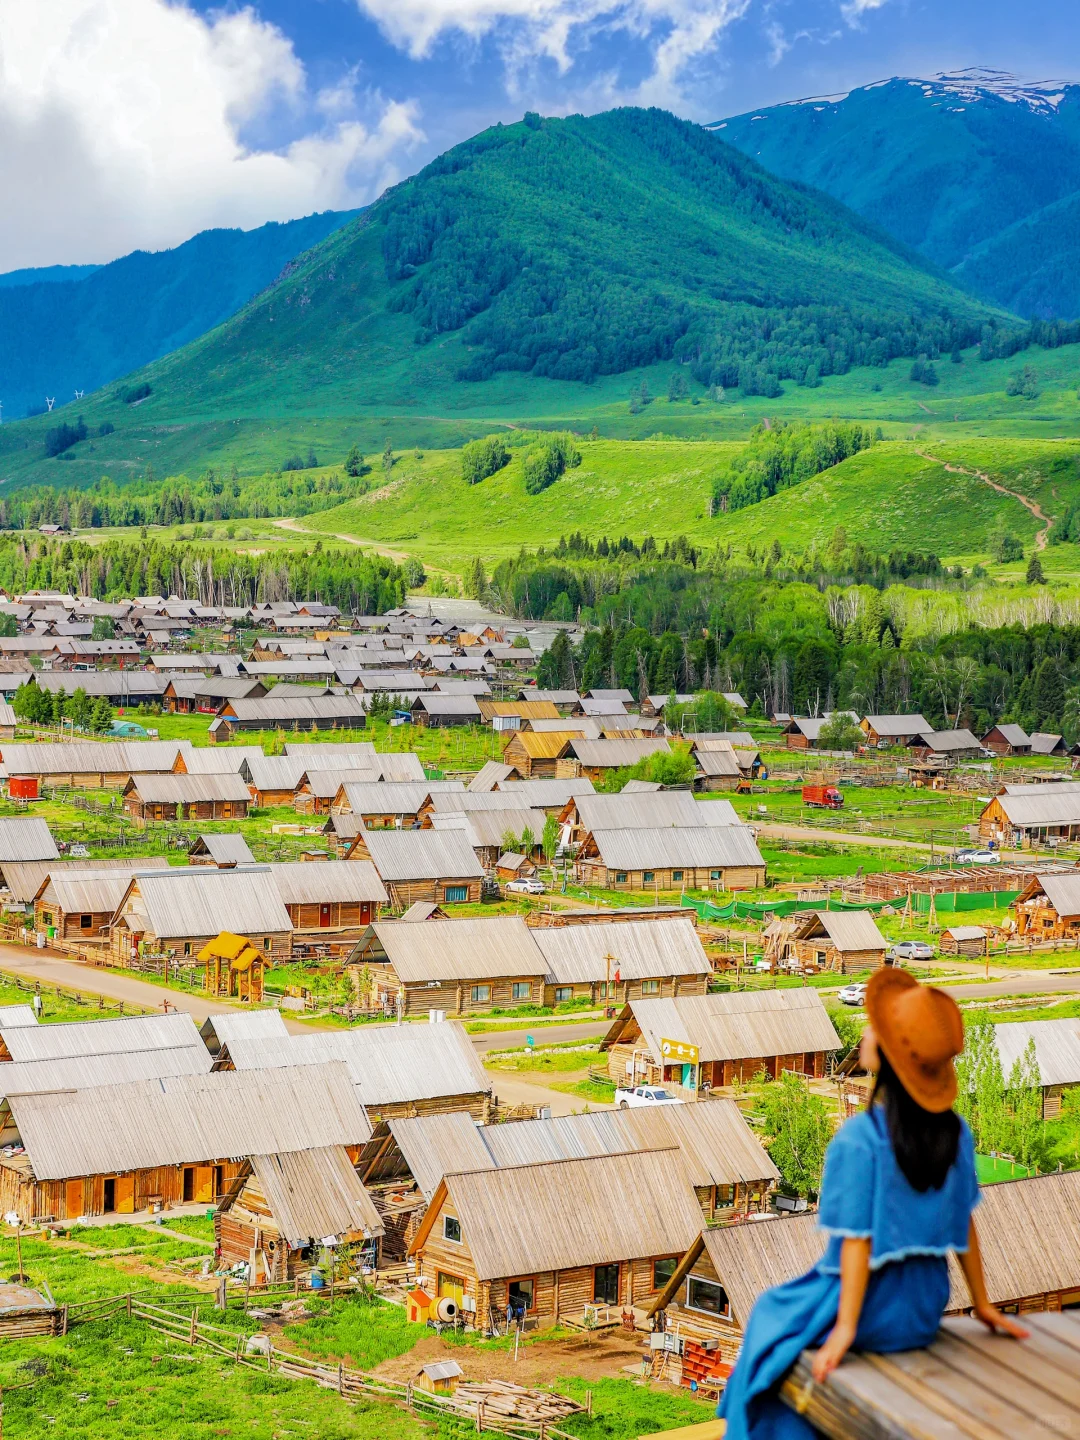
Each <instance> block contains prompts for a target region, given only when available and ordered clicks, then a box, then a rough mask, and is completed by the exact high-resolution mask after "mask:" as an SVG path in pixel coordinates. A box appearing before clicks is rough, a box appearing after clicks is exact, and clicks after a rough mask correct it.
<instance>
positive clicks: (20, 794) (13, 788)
mask: <svg viewBox="0 0 1080 1440" xmlns="http://www.w3.org/2000/svg"><path fill="white" fill-rule="evenodd" d="M8 794H9V795H10V796H11V798H12V800H36V799H37V798H38V777H37V776H36V775H12V777H11V778H10V780H8Z"/></svg>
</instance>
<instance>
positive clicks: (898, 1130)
mask: <svg viewBox="0 0 1080 1440" xmlns="http://www.w3.org/2000/svg"><path fill="white" fill-rule="evenodd" d="M880 1058H881V1065H880V1068H879V1069H878V1073H877V1082H876V1084H875V1085H874V1093H873V1095H872V1096H871V1098H870V1104H871V1106H874V1105H881V1106H882V1108H883V1109H884V1111H885V1119H886V1122H887V1123H888V1126H889V1137H890V1139H891V1140H892V1147H893V1153H894V1154H895V1156H896V1163H897V1164H898V1165H899V1166H900V1169H901V1170H902V1172H903V1174H904V1176H905V1178H906V1180H907V1182H908V1184H909V1185H910V1186H911V1188H912V1189H913V1190H918V1191H920V1193H921V1192H924V1191H926V1190H940V1189H941V1187H942V1185H944V1183H945V1176H946V1175H947V1174H948V1173H949V1170H950V1168H951V1166H952V1164H953V1162H954V1161H955V1160H956V1151H957V1148H958V1146H959V1144H960V1118H959V1116H958V1115H957V1114H956V1112H955V1111H954V1110H945V1111H943V1112H942V1113H941V1114H940V1115H935V1114H934V1113H933V1111H931V1110H924V1109H923V1107H922V1106H921V1105H920V1104H918V1102H917V1101H915V1100H913V1099H912V1098H911V1096H910V1095H909V1094H908V1092H907V1090H905V1088H904V1085H903V1082H902V1081H901V1080H900V1077H899V1076H898V1075H897V1073H896V1071H895V1070H894V1069H893V1067H892V1066H891V1065H890V1064H889V1061H888V1059H887V1058H886V1056H885V1053H884V1051H882V1052H881V1057H880Z"/></svg>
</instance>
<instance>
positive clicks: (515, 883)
mask: <svg viewBox="0 0 1080 1440" xmlns="http://www.w3.org/2000/svg"><path fill="white" fill-rule="evenodd" d="M506 889H507V890H509V891H510V893H511V895H543V894H544V893H545V892H546V890H547V886H546V885H545V884H544V882H543V881H542V880H536V879H534V878H533V877H532V876H529V877H528V879H525V880H508V881H507V882H506Z"/></svg>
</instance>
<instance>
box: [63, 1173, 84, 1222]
mask: <svg viewBox="0 0 1080 1440" xmlns="http://www.w3.org/2000/svg"><path fill="white" fill-rule="evenodd" d="M64 1209H65V1211H66V1212H67V1218H68V1219H69V1220H77V1219H78V1218H79V1216H80V1215H81V1214H82V1213H83V1182H82V1181H81V1180H69V1181H68V1182H67V1184H66V1185H65V1187H64Z"/></svg>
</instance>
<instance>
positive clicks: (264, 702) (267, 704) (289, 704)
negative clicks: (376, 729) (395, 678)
mask: <svg viewBox="0 0 1080 1440" xmlns="http://www.w3.org/2000/svg"><path fill="white" fill-rule="evenodd" d="M259 668H260V667H259V666H256V665H250V664H249V665H248V666H247V669H248V671H249V672H250V671H252V670H256V669H259ZM278 668H279V669H280V667H278ZM221 713H222V714H223V715H224V716H226V717H229V716H234V717H235V718H236V719H237V720H245V721H251V722H253V723H258V724H262V725H265V726H266V727H267V729H272V728H273V726H274V725H276V724H278V723H279V722H283V721H288V722H291V721H293V720H347V719H351V718H355V717H356V716H363V713H364V711H363V707H362V706H361V704H360V702H359V701H358V700H357V699H356V698H355V696H353V695H313V696H311V698H310V699H309V698H305V697H301V696H294V697H293V698H292V699H284V700H271V699H269V698H266V697H264V698H263V699H261V700H251V699H245V698H241V697H238V698H236V699H235V700H230V701H229V702H228V704H227V705H226V706H225V708H224V710H223V711H222V712H221Z"/></svg>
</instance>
